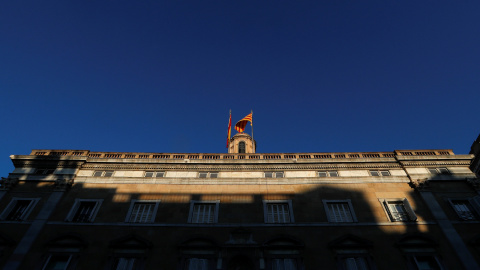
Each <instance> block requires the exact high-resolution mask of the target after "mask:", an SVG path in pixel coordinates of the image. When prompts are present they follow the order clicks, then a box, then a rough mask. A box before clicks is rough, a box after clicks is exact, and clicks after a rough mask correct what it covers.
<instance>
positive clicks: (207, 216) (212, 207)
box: [188, 201, 220, 223]
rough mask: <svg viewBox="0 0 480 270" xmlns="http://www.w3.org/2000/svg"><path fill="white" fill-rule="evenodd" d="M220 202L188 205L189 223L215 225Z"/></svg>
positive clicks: (194, 202) (202, 202) (200, 202)
mask: <svg viewBox="0 0 480 270" xmlns="http://www.w3.org/2000/svg"><path fill="white" fill-rule="evenodd" d="M219 204H220V201H209V202H205V201H192V202H191V203H190V215H189V218H188V222H189V223H217V222H218V207H219Z"/></svg>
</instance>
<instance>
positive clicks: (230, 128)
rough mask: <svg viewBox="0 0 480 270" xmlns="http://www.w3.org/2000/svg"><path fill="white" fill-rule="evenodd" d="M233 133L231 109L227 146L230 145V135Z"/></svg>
mask: <svg viewBox="0 0 480 270" xmlns="http://www.w3.org/2000/svg"><path fill="white" fill-rule="evenodd" d="M231 135H232V112H231V111H230V119H229V120H228V137H227V148H228V146H229V145H230V136H231Z"/></svg>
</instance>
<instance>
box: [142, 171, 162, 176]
mask: <svg viewBox="0 0 480 270" xmlns="http://www.w3.org/2000/svg"><path fill="white" fill-rule="evenodd" d="M145 177H165V172H154V171H146V172H145Z"/></svg>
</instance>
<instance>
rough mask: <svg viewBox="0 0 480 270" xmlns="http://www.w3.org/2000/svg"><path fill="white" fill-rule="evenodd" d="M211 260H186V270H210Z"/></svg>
mask: <svg viewBox="0 0 480 270" xmlns="http://www.w3.org/2000/svg"><path fill="white" fill-rule="evenodd" d="M209 261H210V260H209V259H201V258H189V259H187V260H186V266H185V270H209V269H211V268H210V267H209V264H210V262H209Z"/></svg>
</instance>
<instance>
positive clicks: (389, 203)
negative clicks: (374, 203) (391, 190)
mask: <svg viewBox="0 0 480 270" xmlns="http://www.w3.org/2000/svg"><path fill="white" fill-rule="evenodd" d="M381 201H382V205H383V207H384V209H385V211H386V212H387V215H388V217H389V218H390V221H392V222H395V221H415V220H417V216H416V215H415V212H413V209H412V207H411V206H410V203H409V202H408V200H407V199H384V200H381Z"/></svg>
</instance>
